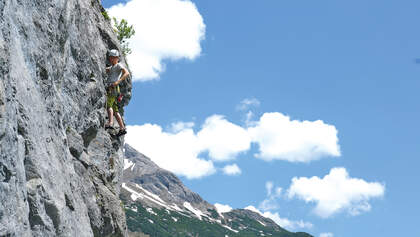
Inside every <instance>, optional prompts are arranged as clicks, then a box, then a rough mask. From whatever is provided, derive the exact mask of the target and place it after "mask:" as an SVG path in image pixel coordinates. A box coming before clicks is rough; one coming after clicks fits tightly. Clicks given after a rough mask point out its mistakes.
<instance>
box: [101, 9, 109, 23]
mask: <svg viewBox="0 0 420 237" xmlns="http://www.w3.org/2000/svg"><path fill="white" fill-rule="evenodd" d="M101 14H102V16H104V18H105V20H107V21H110V20H111V18H110V17H109V15H108V12H107V11H103V12H101Z"/></svg>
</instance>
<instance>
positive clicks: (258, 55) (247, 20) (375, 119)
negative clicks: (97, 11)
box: [102, 0, 420, 237]
mask: <svg viewBox="0 0 420 237" xmlns="http://www.w3.org/2000/svg"><path fill="white" fill-rule="evenodd" d="M147 1H148V0H133V2H147ZM119 2H121V1H111V0H103V1H102V3H103V5H104V7H106V8H110V7H111V6H113V5H115V4H117V3H119ZM122 2H123V3H125V1H122ZM156 2H157V3H159V4H161V5H163V6H165V4H166V6H168V5H169V6H172V5H171V4H175V5H174V7H173V8H171V9H172V10H170V11H167V10H168V9H165V7H163V8H162V9H161V8H160V7H159V6H154V9H153V10H150V11H151V12H152V13H153V11H161V12H164V13H166V12H170V14H168V15H167V17H168V18H170V19H171V21H172V22H175V23H173V24H175V25H170V27H166V28H165V24H166V22H168V20H165V19H164V20H162V19H160V20H162V21H160V20H159V19H157V18H156V17H155V18H151V19H150V20H149V19H148V18H147V17H148V15H147V14H141V13H139V15H143V16H144V15H146V16H145V17H146V18H142V19H141V22H143V23H142V24H146V25H147V27H149V28H147V29H146V30H145V31H144V32H142V28H140V29H139V30H137V33H136V35H143V37H148V35H147V34H148V32H151V33H150V34H151V35H154V36H155V37H157V38H154V39H152V40H150V39H148V40H149V41H150V42H155V41H156V42H157V41H159V40H162V42H160V41H159V43H156V44H153V45H152V46H150V47H153V48H154V49H155V51H153V53H149V51H147V50H145V49H142V50H145V51H147V52H148V54H147V57H146V56H145V57H140V56H139V57H138V58H136V59H133V60H131V61H129V64H130V68H131V69H132V70H134V71H135V73H134V75H137V79H136V82H135V83H134V85H133V98H132V100H131V102H130V104H129V105H128V107H127V108H126V114H125V120H126V123H127V124H128V125H132V126H134V125H137V126H138V127H141V126H145V124H150V125H154V126H155V128H156V127H157V126H159V127H160V128H161V129H162V131H161V133H160V135H162V136H164V135H165V136H166V135H167V134H176V132H177V131H178V130H176V131H175V130H174V126H172V124H174V123H178V125H179V124H180V123H179V122H183V124H182V126H183V127H181V128H180V129H183V130H182V131H187V130H188V129H191V130H192V132H193V135H192V136H193V137H194V134H195V135H197V136H198V133H199V132H200V131H201V130H202V129H203V128H204V127H205V121H206V119H209V118H213V120H212V121H216V122H217V121H218V122H220V123H222V122H223V121H224V122H226V121H228V122H229V126H230V127H235V126H236V128H238V127H239V128H241V129H245V130H246V129H247V128H248V127H249V124H248V125H247V123H246V115H247V113H249V111H251V112H252V113H253V117H252V121H254V122H258V121H260V120H259V119H260V118H261V116H263V115H264V114H268V113H277V114H281V115H287V116H289V117H290V119H291V120H298V121H308V122H311V123H312V122H314V121H316V120H322V122H323V124H324V125H329V126H333V127H334V128H335V129H336V131H338V133H337V135H336V136H337V138H338V143H337V144H336V145H337V146H338V147H339V149H340V155H339V156H334V155H332V154H333V151H332V150H331V149H326V150H325V151H324V152H321V153H320V154H321V155H319V156H320V157H318V158H317V159H316V160H310V161H307V162H290V161H287V157H290V154H289V153H288V154H289V155H287V154H286V155H284V154H283V155H282V154H280V153H276V154H277V156H278V157H275V156H276V154H275V155H273V157H275V158H273V159H271V160H270V161H267V159H261V158H256V157H255V154H258V153H259V152H260V146H261V144H263V143H262V142H256V141H254V142H250V143H249V142H248V143H247V142H244V144H249V146H250V147H249V148H243V149H242V148H229V149H233V150H234V151H231V153H229V152H227V153H226V152H225V153H223V154H222V155H220V156H219V158H220V159H219V160H217V159H215V158H214V157H215V156H217V155H213V156H214V157H212V155H211V154H209V153H208V152H206V151H211V150H212V149H213V148H214V147H210V148H207V150H206V151H204V152H203V150H202V149H204V148H202V149H201V150H200V149H198V148H197V149H198V152H199V155H200V157H201V158H202V159H203V160H206V161H211V162H212V164H213V165H214V167H215V171H214V172H213V173H211V172H210V173H206V174H205V175H203V176H201V177H200V178H191V177H189V178H188V175H185V174H186V173H185V172H188V171H185V172H184V171H180V170H178V172H176V171H175V172H176V173H178V175H179V176H180V178H181V179H182V180H183V182H184V183H185V184H186V185H187V186H188V187H189V188H190V189H191V190H193V191H195V192H197V193H199V194H200V195H201V196H202V197H203V198H204V199H206V200H207V201H209V202H210V203H213V204H214V203H220V204H224V205H229V206H231V207H233V208H244V207H247V206H249V205H252V206H254V207H256V208H259V210H260V211H263V210H261V207H262V203H263V202H264V200H268V201H266V203H270V204H272V205H271V207H269V208H268V209H266V211H268V212H270V213H277V214H278V215H279V216H280V217H281V218H283V219H287V220H290V221H302V222H303V223H311V227H308V225H300V226H299V225H298V224H295V226H293V227H292V230H294V231H306V232H309V233H311V234H313V235H314V236H317V237H318V236H321V234H322V233H324V235H323V236H334V237H354V236H382V237H386V236H408V235H410V236H417V235H419V236H420V231H419V230H418V228H416V224H417V223H418V220H419V218H420V214H419V213H420V208H419V207H420V205H419V204H418V200H420V191H419V190H418V183H417V182H418V181H419V180H420V175H419V172H417V169H418V167H419V165H420V162H419V157H420V149H419V139H418V138H419V134H420V129H419V126H417V122H418V121H420V113H419V106H418V102H419V101H420V95H419V89H420V79H419V78H420V64H416V59H417V58H420V46H419V43H420V31H419V30H418V22H420V15H419V14H418V10H419V9H420V2H418V1H376V0H373V1H369V2H366V1H359V0H355V1H348V2H343V1H274V0H263V1H236V0H232V1H202V0H200V1H193V2H192V4H189V5H185V4H184V5H182V4H181V5H180V4H178V3H179V2H181V1H179V0H159V1H157V0H156ZM182 2H184V3H185V1H182ZM188 3H190V2H188ZM159 4H158V5H159ZM142 6H149V5H147V4H146V5H142ZM192 6H193V7H192ZM194 6H195V8H194ZM143 8H144V7H143ZM122 9H124V8H123V6H122ZM194 9H195V10H194ZM141 10H142V11H144V9H141ZM146 10H147V9H146ZM178 10H179V11H183V10H185V12H182V13H180V14H181V15H182V16H185V19H186V20H185V21H183V20H179V21H178V20H177V19H179V15H176V11H178ZM112 12H113V11H111V13H112ZM115 12H116V13H115V14H116V15H117V16H118V17H121V16H122V17H125V18H128V20H129V22H133V24H134V23H136V20H135V19H134V18H133V20H131V21H130V19H132V18H130V16H128V14H127V15H124V14H121V13H118V12H117V11H115ZM189 13H191V14H189ZM197 13H198V16H201V19H202V22H200V17H198V16H197ZM118 14H120V15H118ZM171 14H173V15H171ZM159 17H161V18H162V17H163V18H165V17H166V15H165V14H163V15H160V16H159ZM184 23H185V25H184ZM195 23H196V24H195ZM139 24H140V23H139ZM168 24H169V23H168ZM176 24H178V25H176ZM178 27H179V28H178ZM166 29H175V30H174V32H172V33H168V34H166V33H165V32H163V33H162V32H161V33H159V34H158V33H157V34H154V32H155V31H156V32H159V31H162V30H166ZM178 29H179V31H178ZM200 30H201V31H200ZM200 32H201V33H202V34H203V35H200ZM171 34H174V35H172V36H173V37H175V39H173V38H171V37H167V36H171ZM144 35H145V36H144ZM178 36H179V37H180V38H179V39H178V38H177V37H178ZM182 37H185V38H182ZM149 41H147V40H145V41H142V42H149ZM132 44H136V42H133V43H132ZM144 44H146V43H144ZM197 45H198V46H197ZM197 47H199V48H198V49H197ZM135 48H136V49H137V48H139V47H138V46H135ZM140 48H141V47H140ZM149 56H150V57H149ZM133 58H134V57H133ZM144 58H151V59H150V61H151V62H153V63H154V64H153V63H150V65H152V66H153V67H154V68H155V69H154V70H148V69H147V68H145V69H144V68H143V69H141V67H142V66H144V65H148V64H147V62H146V61H142V60H140V59H144ZM137 59H139V60H137ZM152 59H154V61H153V60H152ZM129 60H130V58H129ZM156 61H157V62H158V63H156ZM156 65H157V66H156ZM159 66H160V68H159ZM136 67H139V68H140V69H138V70H137V69H136ZM133 68H134V69H133ZM156 68H158V69H156ZM244 99H253V100H254V101H258V102H259V103H258V104H254V105H250V106H248V107H247V108H246V109H243V110H241V109H238V105H240V103H241V101H244ZM213 115H221V116H223V117H222V118H219V119H217V118H215V117H212V116H213ZM220 123H218V124H220ZM232 124H234V125H235V126H233V125H232ZM171 126H172V127H171ZM226 126H227V125H226ZM273 126H274V125H273ZM230 127H229V128H230ZM143 128H144V127H143ZM302 129H303V130H304V129H305V127H304V128H302ZM132 131H137V130H134V129H133V130H132ZM140 131H146V130H140ZM147 131H149V130H147ZM188 131H189V130H188ZM235 131H236V130H235ZM241 131H242V130H241ZM276 131H277V130H276ZM279 131H281V130H279ZM316 131H318V130H316ZM319 131H321V133H322V134H324V133H323V131H327V130H322V129H321V130H319ZM328 131H330V132H331V130H328ZM129 133H130V130H129ZM280 133H281V132H280ZM303 133H304V135H305V134H306V133H305V132H303ZM210 134H213V133H210ZM239 134H241V133H239ZM308 134H310V135H311V136H312V135H313V133H308ZM322 134H321V135H320V134H315V135H314V136H315V138H314V139H315V140H316V141H315V142H320V144H321V143H322V141H320V140H319V139H321V138H322V137H323V136H322ZM155 135H156V134H155ZM160 135H159V136H160ZM190 135H191V134H190ZM278 135H279V136H281V135H282V134H278ZM292 135H293V130H292ZM318 135H319V136H318ZM139 136H142V135H139ZM209 136H210V135H209ZM264 136H265V135H264V134H262V135H261V137H262V138H261V139H262V140H264V139H265V140H266V139H268V138H266V137H264ZM305 136H306V135H305ZM331 136H332V137H335V135H333V134H330V136H329V137H331ZM239 138H240V137H239ZM239 138H238V140H240V139H239ZM130 139H131V140H130V141H131V142H132V143H136V141H137V140H136V139H139V141H140V140H141V139H146V138H139V137H133V138H130ZM157 139H161V138H160V137H158V138H157ZM175 139H176V138H175ZM210 140H211V139H210ZM216 140H217V139H216ZM234 140H235V142H236V139H234ZM321 140H322V139H321ZM170 141H172V140H170ZM176 141H180V142H182V141H184V140H179V139H178V140H176ZM211 141H213V140H211ZM235 142H232V143H235ZM310 142H313V141H312V140H311V141H310ZM333 143H334V142H333ZM144 144H145V143H140V142H139V143H138V144H134V145H137V146H135V147H136V148H137V149H138V150H139V151H140V152H144V151H143V150H147V149H141V147H142V145H144ZM241 144H242V143H241ZM320 144H318V143H316V144H315V147H317V148H319V147H322V146H321V145H322V144H321V145H320ZM328 144H330V145H331V142H329V143H328ZM165 145H166V143H164V142H162V143H160V144H156V146H158V147H159V148H160V149H162V150H165V149H166V147H165ZM333 145H334V144H333ZM187 146H189V144H187ZM191 146H192V145H191ZM238 146H240V144H239V145H238ZM168 149H169V148H168ZM235 149H236V150H235ZM305 149H306V148H305V146H304V145H302V146H298V148H297V150H294V151H293V154H307V153H305V152H309V151H307V150H305ZM239 150H240V151H239ZM302 150H303V151H302ZM302 152H303V153H302ZM181 154H182V153H181ZM311 154H312V153H311ZM311 154H309V155H311ZM146 155H148V154H146ZM229 155H230V156H231V157H228V156H229ZM312 155H313V154H312ZM232 157H233V158H234V159H232ZM279 157H280V158H279ZM285 157H286V158H285ZM151 158H152V159H154V158H153V157H151ZM166 159H168V160H160V162H167V164H171V163H172V162H178V159H179V162H183V160H182V159H183V158H182V157H177V156H176V154H174V155H173V156H170V157H166ZM179 162H178V163H179ZM233 163H234V164H236V165H237V166H238V167H239V169H240V170H241V173H240V174H236V175H226V174H224V173H223V171H222V168H223V167H224V166H225V165H230V164H233ZM185 167H188V165H187V164H186V165H185ZM340 167H341V168H344V169H345V171H346V172H347V173H348V176H347V179H346V180H347V181H352V180H353V181H354V180H355V179H358V180H359V181H361V183H358V185H355V186H352V185H353V184H352V183H351V182H344V183H339V184H341V185H344V186H345V187H346V188H348V189H346V191H348V192H347V193H351V195H350V196H346V197H345V198H344V200H342V199H340V200H335V199H334V200H332V201H331V200H330V201H328V202H327V201H326V200H327V199H325V198H324V199H323V197H322V198H321V197H318V196H317V195H318V194H319V193H322V192H324V191H325V190H323V189H319V191H317V190H315V191H310V190H309V189H307V188H308V186H305V185H304V182H303V180H304V179H303V178H304V177H306V178H311V177H313V176H317V177H318V179H311V182H312V181H313V183H309V184H310V185H309V186H312V187H318V186H317V185H321V186H319V187H324V188H326V189H328V187H330V186H328V185H329V183H328V182H327V179H328V178H327V177H326V175H328V174H330V172H332V170H333V169H334V168H338V169H339V168H340ZM336 171H337V169H336ZM341 171H343V169H341ZM183 172H184V173H183ZM183 174H184V175H183ZM294 177H296V178H297V179H295V183H293V181H292V179H293V178H294ZM330 177H335V176H334V175H331V176H330ZM337 177H338V176H337ZM300 181H301V182H300ZM292 183H293V184H294V185H292ZM347 184H348V186H346V185H347ZM374 184H377V185H380V187H382V188H383V190H382V191H383V192H381V190H379V191H378V192H373V191H372V190H374V189H375V187H374V186H372V185H374ZM363 185H366V187H367V189H368V190H367V191H366V190H363V191H360V190H359V188H360V187H361V186H363ZM270 187H272V188H270ZM278 187H281V190H282V191H281V192H280V193H279V194H278V195H276V194H275V191H274V190H275V189H276V188H278ZM298 188H299V189H298ZM305 188H306V189H305ZM302 189H304V190H302ZM296 190H298V191H296ZM293 191H295V195H291V193H292V192H293ZM327 191H328V190H327ZM327 191H326V192H327ZM268 192H270V193H271V195H268ZM337 192H339V191H337ZM343 195H344V194H343ZM344 196H345V195H344ZM305 197H306V198H307V199H308V200H309V199H310V200H312V201H305V200H304V199H305ZM337 198H338V197H337ZM340 198H342V197H340ZM346 198H347V199H346ZM334 201H336V202H337V203H339V204H337V205H339V206H340V205H341V206H340V207H341V208H339V209H338V210H335V209H329V208H332V207H329V206H328V205H329V204H331V203H332V202H334ZM341 201H344V203H345V201H348V202H350V203H347V204H346V205H345V204H343V202H341ZM324 204H325V205H327V206H328V207H325V208H326V209H322V208H321V209H322V210H323V211H321V212H322V213H323V214H324V216H322V214H321V215H320V212H319V210H320V209H316V208H320V207H319V205H324ZM316 210H318V212H317V211H316ZM355 210H358V211H355ZM325 215H327V217H326V216H325ZM296 223H297V222H296ZM289 229H290V228H289ZM327 233H330V234H327Z"/></svg>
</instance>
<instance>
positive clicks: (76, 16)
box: [0, 0, 131, 236]
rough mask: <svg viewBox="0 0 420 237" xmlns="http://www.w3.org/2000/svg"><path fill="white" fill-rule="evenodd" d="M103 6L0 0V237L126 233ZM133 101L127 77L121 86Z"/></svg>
mask: <svg viewBox="0 0 420 237" xmlns="http://www.w3.org/2000/svg"><path fill="white" fill-rule="evenodd" d="M103 11H104V10H103V8H102V6H101V5H100V3H99V1H98V0H51V1H42V0H2V1H0V236H127V234H126V223H125V214H124V211H123V209H122V205H121V202H120V200H119V198H118V196H119V192H120V190H119V187H120V184H121V182H120V181H121V178H122V170H123V152H122V149H121V148H122V144H123V141H122V139H114V138H112V137H110V135H109V134H108V133H107V132H106V131H105V130H104V129H103V125H104V122H105V120H106V111H105V87H104V80H105V77H106V72H105V63H106V53H107V50H108V49H110V48H117V49H118V48H119V43H118V40H117V39H116V37H115V35H114V32H113V30H112V27H111V25H110V22H108V21H107V20H106V19H105V18H104V16H103V15H102V14H101V12H103ZM123 87H124V88H123V90H125V92H126V93H125V101H124V103H125V104H127V103H128V101H129V99H130V93H129V92H130V90H131V83H130V79H128V80H127V83H125V85H123Z"/></svg>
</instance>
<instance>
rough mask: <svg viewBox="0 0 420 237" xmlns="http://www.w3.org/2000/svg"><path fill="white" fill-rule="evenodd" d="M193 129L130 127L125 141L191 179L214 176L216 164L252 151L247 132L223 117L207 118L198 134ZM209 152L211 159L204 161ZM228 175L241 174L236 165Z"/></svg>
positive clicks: (179, 126) (183, 126)
mask: <svg viewBox="0 0 420 237" xmlns="http://www.w3.org/2000/svg"><path fill="white" fill-rule="evenodd" d="M193 127H194V123H192V122H188V123H184V122H177V123H173V124H172V125H171V127H170V129H169V131H164V130H163V129H162V127H161V126H159V125H156V124H144V125H135V126H127V130H128V133H127V135H126V137H125V140H126V142H127V143H128V144H130V145H131V146H132V147H134V148H135V149H137V150H138V151H140V152H142V153H143V154H145V155H146V156H148V157H150V158H151V159H152V160H153V161H154V162H155V163H156V164H157V165H159V166H160V167H162V168H164V169H167V170H169V171H171V172H174V173H175V174H177V175H183V176H185V177H187V178H189V179H193V178H201V177H204V176H208V175H211V174H213V173H215V172H216V168H215V167H214V165H213V161H218V162H220V161H227V160H231V159H234V158H235V157H236V155H237V154H239V153H240V152H243V151H246V150H248V149H249V146H250V140H249V138H248V137H247V132H246V130H245V129H244V128H241V127H240V126H237V125H235V124H233V123H230V122H229V121H227V120H226V119H224V118H223V117H222V116H220V115H214V116H210V117H209V118H207V120H206V121H205V123H204V125H203V126H202V128H201V130H200V131H198V132H197V133H195V132H194V130H193ZM205 152H208V157H209V158H210V159H211V160H207V159H205V158H203V156H202V154H203V153H205ZM235 166H236V167H235ZM224 172H225V173H226V172H227V173H228V174H230V175H234V174H239V173H240V172H241V171H240V169H239V167H238V166H237V165H234V166H230V167H229V166H228V167H225V169H224Z"/></svg>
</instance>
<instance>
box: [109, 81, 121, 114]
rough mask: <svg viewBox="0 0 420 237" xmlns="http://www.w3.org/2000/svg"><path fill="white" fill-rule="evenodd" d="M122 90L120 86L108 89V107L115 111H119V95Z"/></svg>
mask: <svg viewBox="0 0 420 237" xmlns="http://www.w3.org/2000/svg"><path fill="white" fill-rule="evenodd" d="M119 92H120V87H119V86H117V87H116V88H112V89H108V90H107V93H106V108H107V109H109V108H112V110H113V111H114V112H115V113H118V102H117V97H118V94H119Z"/></svg>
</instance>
